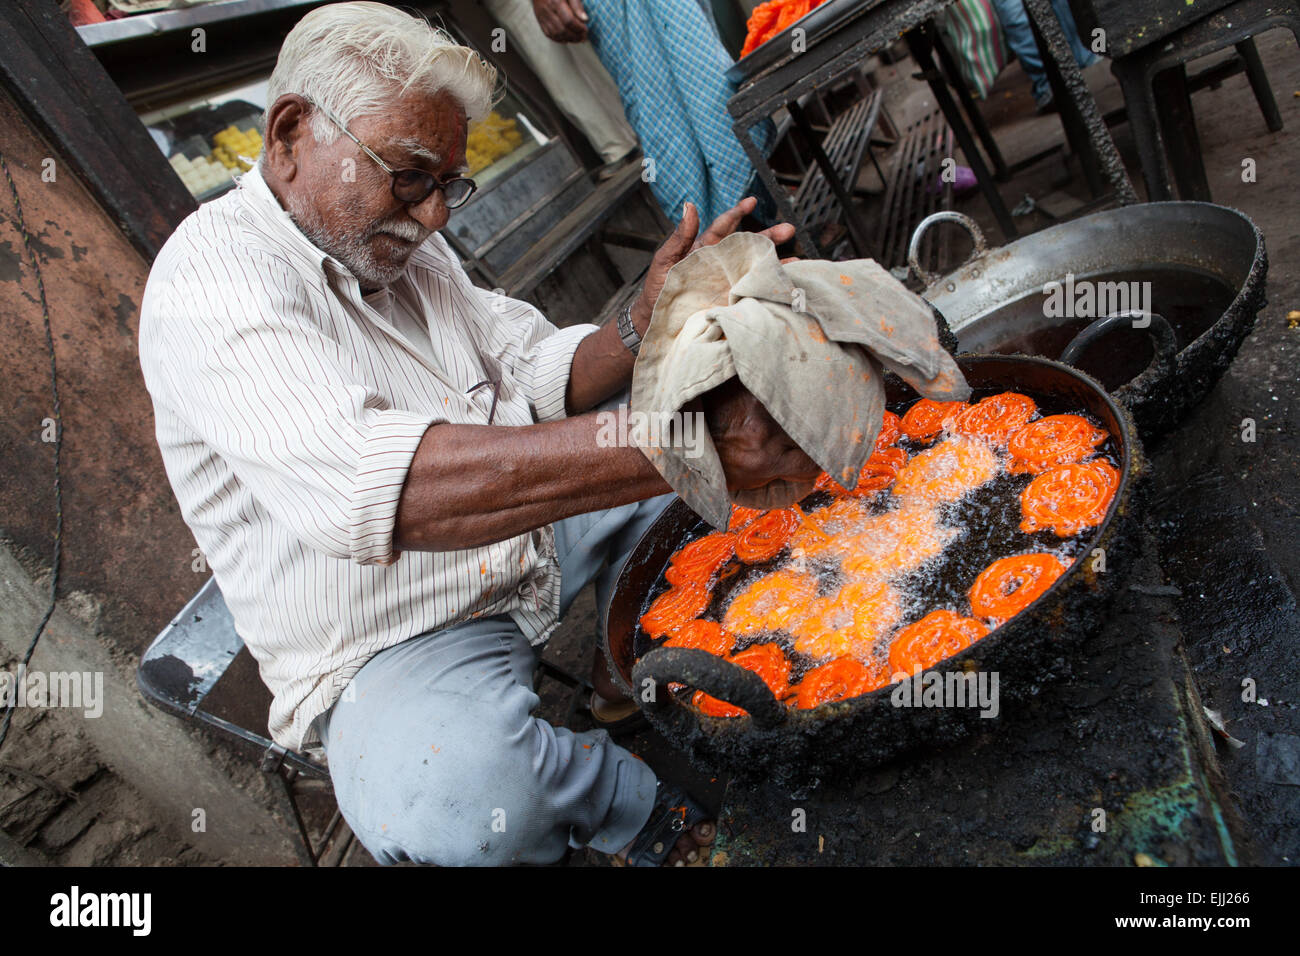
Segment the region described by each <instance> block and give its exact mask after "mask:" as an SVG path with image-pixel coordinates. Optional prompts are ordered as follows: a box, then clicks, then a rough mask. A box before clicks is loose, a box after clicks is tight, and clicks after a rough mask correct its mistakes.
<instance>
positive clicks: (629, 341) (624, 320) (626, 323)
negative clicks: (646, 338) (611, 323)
mask: <svg viewBox="0 0 1300 956" xmlns="http://www.w3.org/2000/svg"><path fill="white" fill-rule="evenodd" d="M618 334H619V337H620V338H622V340H623V344H624V345H626V346H627V350H628V351H629V352H631V353H632V354H633V355H636V353H637V352H639V351H640V350H641V333H640V332H638V331H637V330H636V326H635V325H633V324H632V305H631V303H629V304H627V305H625V306H623V311H622V312H620V313H619V316H618Z"/></svg>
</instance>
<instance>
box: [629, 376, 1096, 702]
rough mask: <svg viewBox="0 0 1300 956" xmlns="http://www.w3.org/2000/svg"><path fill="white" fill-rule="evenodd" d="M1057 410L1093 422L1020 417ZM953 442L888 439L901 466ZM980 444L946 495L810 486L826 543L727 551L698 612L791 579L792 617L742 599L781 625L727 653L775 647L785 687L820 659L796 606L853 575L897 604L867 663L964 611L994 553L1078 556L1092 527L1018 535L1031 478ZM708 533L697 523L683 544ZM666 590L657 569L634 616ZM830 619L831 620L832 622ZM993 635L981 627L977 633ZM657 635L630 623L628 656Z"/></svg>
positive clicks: (776, 605)
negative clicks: (964, 480) (840, 491)
mask: <svg viewBox="0 0 1300 956" xmlns="http://www.w3.org/2000/svg"><path fill="white" fill-rule="evenodd" d="M987 394H991V392H990V391H986V392H985V393H984V394H979V393H977V394H976V395H975V396H972V398H971V403H972V404H973V403H975V402H977V401H979V400H980V399H981V398H984V397H986V396H987ZM913 401H915V400H913ZM911 404H912V402H911V401H909V402H906V403H897V404H895V405H891V406H890V410H891V411H893V412H895V413H896V414H898V415H902V414H903V413H905V412H906V410H907V408H909V407H910V406H911ZM1057 414H1070V415H1077V416H1079V417H1081V418H1084V419H1086V420H1087V421H1089V422H1091V423H1092V424H1093V425H1096V426H1098V427H1099V428H1100V425H1099V423H1098V422H1097V421H1096V419H1095V418H1094V417H1093V416H1091V415H1089V414H1088V413H1086V412H1085V411H1083V410H1082V409H1078V408H1069V407H1053V405H1052V403H1051V402H1041V403H1039V405H1038V409H1037V411H1036V413H1035V414H1034V416H1033V419H1031V420H1036V419H1038V418H1042V417H1046V416H1048V415H1057ZM954 441H978V439H967V438H963V437H962V436H954V435H953V434H952V433H951V432H949V431H947V430H945V432H944V434H943V435H941V436H940V437H939V438H937V439H935V440H933V441H929V442H914V441H912V440H911V439H909V438H907V437H906V435H903V436H900V438H899V440H898V442H897V447H899V448H902V449H903V450H904V451H905V452H907V455H908V462H909V463H910V462H911V461H913V460H914V459H915V457H916V455H918V454H919V453H921V452H923V451H927V450H929V449H934V448H938V447H940V446H941V445H942V443H944V442H954ZM990 447H991V446H990ZM992 451H993V456H994V460H995V461H994V466H993V467H992V468H991V469H987V470H984V469H982V470H980V471H979V472H978V474H977V477H984V476H985V474H987V478H986V479H985V480H980V481H979V482H978V484H975V485H974V486H973V487H970V488H969V489H967V490H966V491H965V493H963V494H960V495H959V496H957V497H950V498H947V499H942V498H941V500H927V499H924V498H921V497H919V496H916V495H903V496H900V495H898V494H895V493H894V490H893V488H892V486H891V488H889V489H886V490H883V491H879V492H876V493H874V494H868V495H864V496H862V497H858V498H854V497H837V496H835V495H833V494H831V493H829V492H821V491H819V492H814V493H813V494H812V495H809V496H808V497H807V498H805V499H804V500H803V501H802V502H800V505H799V506H800V508H801V509H802V510H803V511H804V513H805V514H806V515H808V518H807V519H806V521H805V526H807V525H808V524H810V523H811V524H814V525H817V524H820V526H821V528H822V530H823V531H824V532H826V533H827V535H828V536H829V539H830V541H829V543H828V544H827V543H824V544H820V545H818V544H816V543H813V544H811V545H810V544H808V539H809V538H810V537H812V536H810V535H808V534H806V533H805V534H802V535H801V533H800V532H796V534H795V536H794V538H793V539H792V542H793V543H792V544H789V545H787V546H786V547H785V548H784V549H783V550H782V551H781V552H780V553H779V554H777V555H776V556H775V557H774V558H772V559H770V560H768V561H765V562H762V563H758V564H753V565H745V564H741V563H740V562H739V561H738V559H736V558H732V559H731V561H730V562H729V563H728V564H727V565H726V566H724V567H723V569H722V571H721V572H720V574H719V575H718V576H717V577H716V578H715V583H714V587H713V591H712V595H711V598H710V602H709V606H708V607H707V608H706V609H705V610H704V612H703V613H701V615H700V617H702V618H705V619H708V620H711V621H716V622H718V623H723V622H724V621H725V619H726V615H727V611H728V610H729V609H730V607H731V605H732V603H733V601H735V600H736V598H737V597H739V596H741V595H743V594H745V593H746V592H748V591H749V589H750V588H751V587H752V586H753V585H754V584H755V583H756V582H759V581H761V580H762V579H764V578H766V577H767V576H768V575H771V574H772V573H773V572H785V573H786V574H787V575H790V576H797V577H798V579H799V584H800V588H799V589H797V592H798V593H800V594H806V595H807V596H808V597H807V604H806V606H805V607H804V608H803V611H804V612H805V613H804V614H803V616H802V617H801V615H800V609H799V608H797V607H796V608H789V607H785V606H782V605H781V603H780V601H781V598H779V597H777V596H768V598H767V599H766V600H758V601H754V602H753V603H752V606H751V607H750V608H749V610H750V611H751V612H752V613H755V614H763V613H764V612H771V613H772V614H773V616H774V618H776V619H779V620H780V621H781V623H782V624H783V625H784V626H780V627H777V628H775V629H770V630H757V631H749V632H746V633H743V634H742V633H736V632H733V633H735V636H736V644H735V650H736V651H741V650H744V649H745V648H747V647H751V646H753V645H755V644H762V643H776V644H778V645H779V646H780V647H781V648H782V649H783V650H784V651H785V653H786V655H787V657H788V658H789V659H790V661H791V673H790V684H791V685H792V686H793V685H796V684H797V683H798V682H799V681H800V680H801V679H802V678H803V676H804V675H805V674H806V673H807V672H808V671H809V670H811V669H812V668H813V667H816V666H818V665H819V664H823V663H825V662H826V661H827V660H828V659H829V658H818V657H813V656H810V655H808V654H804V653H801V652H800V651H799V650H798V649H797V648H796V646H795V643H796V638H795V630H796V629H797V627H798V624H799V623H800V622H801V621H802V620H804V619H806V617H807V612H808V610H809V609H810V608H811V607H812V606H813V604H814V603H815V602H816V601H817V600H818V599H826V598H833V597H834V596H836V595H838V594H840V593H841V591H842V590H843V589H844V588H845V587H846V586H848V585H850V584H852V583H854V582H856V581H863V580H868V579H876V580H880V581H882V582H883V583H885V584H886V585H887V586H888V587H889V588H890V589H891V591H892V596H893V599H894V600H895V601H896V603H897V614H896V615H894V616H893V617H892V619H891V620H890V622H889V627H888V628H887V629H885V630H884V631H883V632H882V633H881V634H879V635H878V637H877V638H876V639H874V640H871V641H869V643H868V645H867V646H861V645H859V646H858V647H856V648H855V650H854V656H857V657H858V658H859V659H861V660H863V661H864V662H871V661H874V662H876V663H878V664H880V665H881V666H884V665H885V664H886V662H887V660H888V654H889V646H890V644H891V643H892V641H893V638H894V636H895V635H897V633H898V632H899V631H900V630H901V629H902V628H904V627H906V626H907V625H909V624H912V623H914V622H916V621H918V620H920V619H921V618H922V617H924V616H926V615H927V614H929V613H931V612H932V611H936V610H940V609H946V610H950V611H954V612H956V613H958V614H960V615H962V616H965V617H971V616H973V615H972V612H971V607H970V600H969V598H968V596H967V595H968V592H969V591H970V588H971V586H972V585H973V584H974V582H975V579H976V578H977V577H978V576H979V574H980V573H981V572H982V571H983V570H984V569H986V568H987V567H988V566H989V565H990V564H992V563H993V562H994V561H996V560H998V559H999V558H1003V557H1007V556H1009V555H1015V554H1025V553H1045V554H1050V555H1052V556H1053V557H1055V558H1056V559H1057V560H1059V561H1060V562H1061V564H1062V565H1063V566H1064V567H1065V568H1066V569H1067V570H1068V569H1069V568H1071V567H1072V566H1073V564H1074V562H1075V561H1077V560H1079V559H1081V558H1084V557H1086V556H1087V555H1088V554H1089V553H1090V542H1091V539H1092V538H1093V536H1094V535H1095V532H1096V530H1097V529H1096V528H1095V527H1090V528H1086V529H1084V530H1083V531H1081V532H1079V533H1078V534H1075V535H1072V536H1070V537H1064V538H1062V537H1058V536H1057V535H1056V534H1055V532H1053V531H1051V530H1040V531H1036V532H1032V533H1029V532H1024V531H1022V530H1020V522H1021V507H1020V495H1021V492H1022V491H1024V489H1025V487H1026V486H1028V484H1029V483H1030V481H1032V480H1033V478H1034V477H1035V476H1034V475H1032V474H1016V473H1013V472H1011V471H1010V470H1009V465H1010V456H1009V455H1008V453H1007V450H1006V447H1005V445H1002V446H998V447H992ZM931 457H932V458H935V457H938V458H940V459H942V458H943V455H942V454H940V455H938V456H931ZM1095 457H1098V458H1100V459H1102V460H1104V461H1107V462H1108V463H1110V464H1111V465H1113V466H1115V467H1117V468H1118V467H1119V465H1120V458H1119V446H1118V442H1117V441H1116V439H1115V437H1114V436H1113V435H1110V434H1107V437H1106V439H1105V440H1104V441H1103V442H1102V443H1101V444H1100V445H1099V446H1098V447H1097V449H1096V454H1095ZM905 467H906V466H905ZM712 530H713V529H712V528H711V527H709V526H708V524H707V523H705V522H703V521H701V522H700V523H699V524H698V525H697V526H696V527H695V528H694V529H693V530H692V532H691V533H690V535H689V538H688V539H687V540H686V541H683V545H684V544H686V543H689V541H692V540H695V539H696V538H699V537H701V536H703V535H705V534H708V533H710V532H711V531H712ZM801 531H803V526H801ZM909 533H910V537H909ZM666 567H667V565H665V570H666ZM667 587H668V585H667V582H666V580H665V579H664V578H663V575H662V571H661V573H660V577H659V579H658V583H657V584H656V586H655V587H654V588H653V589H652V590H651V592H650V594H649V595H647V597H646V601H645V604H644V605H643V606H642V608H641V613H642V614H644V613H645V611H646V609H647V608H648V607H649V605H650V604H651V603H652V602H653V601H654V599H655V598H657V597H658V596H659V595H660V594H662V593H663V592H664V591H665V590H667ZM831 623H832V624H835V625H838V621H837V620H836V621H832V622H831ZM1003 623H1005V622H1003ZM724 626H725V625H724ZM995 630H996V628H995V627H994V626H992V623H991V626H990V632H989V633H990V634H991V633H994V631H995ZM664 640H666V638H665V639H660V640H651V639H650V638H649V636H648V635H647V634H646V633H645V632H644V631H643V630H641V629H640V628H638V631H637V634H636V636H635V638H634V641H633V650H634V653H635V654H636V656H637V657H638V658H639V657H640V656H642V655H643V654H645V653H647V652H648V651H650V650H651V649H653V648H655V647H658V646H661V645H662V644H663V643H664Z"/></svg>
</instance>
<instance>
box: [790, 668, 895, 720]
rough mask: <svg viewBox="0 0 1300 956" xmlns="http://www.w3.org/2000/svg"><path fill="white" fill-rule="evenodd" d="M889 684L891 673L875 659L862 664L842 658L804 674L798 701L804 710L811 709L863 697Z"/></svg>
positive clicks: (797, 690) (798, 692)
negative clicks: (833, 702) (832, 702)
mask: <svg viewBox="0 0 1300 956" xmlns="http://www.w3.org/2000/svg"><path fill="white" fill-rule="evenodd" d="M888 683H889V676H888V675H887V674H886V673H885V672H884V668H883V667H881V666H880V664H878V663H876V662H875V661H872V662H871V663H870V664H863V663H862V662H861V661H858V660H854V659H853V658H851V657H841V658H840V659H839V660H834V661H831V662H829V663H827V664H822V665H821V666H820V667H815V668H813V669H812V670H810V671H809V672H808V673H807V674H805V675H804V678H803V680H801V681H800V682H799V685H798V686H797V687H796V688H795V693H796V695H797V698H796V704H797V706H798V707H799V708H800V709H801V710H809V709H810V708H813V707H818V706H820V705H821V704H828V703H830V702H831V701H836V700H849V699H851V698H854V697H861V696H862V695H863V694H868V693H870V692H871V691H873V690H875V689H876V688H877V687H884V686H885V685H886V684H888Z"/></svg>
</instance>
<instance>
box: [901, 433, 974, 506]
mask: <svg viewBox="0 0 1300 956" xmlns="http://www.w3.org/2000/svg"><path fill="white" fill-rule="evenodd" d="M997 473H998V460H997V456H996V455H994V454H993V451H992V449H990V448H989V446H988V445H986V444H984V442H982V441H975V440H973V439H970V438H964V437H962V436H960V435H954V436H952V437H951V438H948V439H945V440H944V441H941V442H940V443H939V444H937V445H935V446H934V447H933V448H927V449H926V450H925V451H923V452H920V453H918V454H917V455H916V457H914V458H913V459H912V460H911V461H909V462H908V463H907V464H906V465H905V466H903V469H902V471H900V472H899V473H898V478H896V479H895V480H894V487H893V492H894V494H895V495H897V496H898V497H900V498H908V497H913V498H918V499H921V500H923V501H925V502H927V503H929V504H931V505H934V504H938V503H939V502H942V501H956V500H957V499H958V498H961V497H963V496H964V495H965V494H966V493H967V492H970V491H973V490H974V489H976V488H978V487H979V486H980V485H982V484H984V483H985V482H987V481H990V480H992V479H993V478H994V477H995V476H996V475H997Z"/></svg>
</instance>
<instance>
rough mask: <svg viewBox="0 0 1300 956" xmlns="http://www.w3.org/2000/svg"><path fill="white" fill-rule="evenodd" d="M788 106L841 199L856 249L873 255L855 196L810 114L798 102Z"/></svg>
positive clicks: (863, 254) (819, 164)
mask: <svg viewBox="0 0 1300 956" xmlns="http://www.w3.org/2000/svg"><path fill="white" fill-rule="evenodd" d="M786 108H787V109H788V110H789V111H790V118H791V119H792V120H794V127H795V129H797V130H798V131H799V134H800V136H801V137H802V138H803V140H804V145H805V147H806V148H807V150H808V152H810V153H811V154H812V157H813V160H814V161H815V162H816V163H817V165H818V167H820V169H821V171H822V175H823V176H825V177H826V183H827V185H828V186H830V187H831V192H833V193H834V194H835V198H836V199H838V200H839V202H840V208H841V209H843V210H844V223H845V225H846V226H848V229H849V241H850V242H852V243H853V249H854V251H855V252H857V254H858V255H859V256H864V257H865V256H869V255H871V243H870V241H869V240H868V238H867V229H866V225H865V224H864V223H863V222H862V218H861V217H860V216H859V215H858V212H857V210H856V209H855V208H854V207H853V197H852V196H851V195H849V189H846V188H845V186H844V184H843V183H842V182H840V177H839V174H838V173H836V171H835V165H834V164H833V163H832V162H831V159H830V157H829V156H827V155H826V150H824V149H822V144H821V142H820V141H819V140H818V139H817V134H816V133H815V132H814V131H813V128H812V124H810V123H809V122H808V116H807V114H805V113H804V111H803V107H802V106H800V105H799V104H798V103H797V102H792V103H790V104H788V105H787V107H786ZM850 188H851V187H850Z"/></svg>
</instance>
